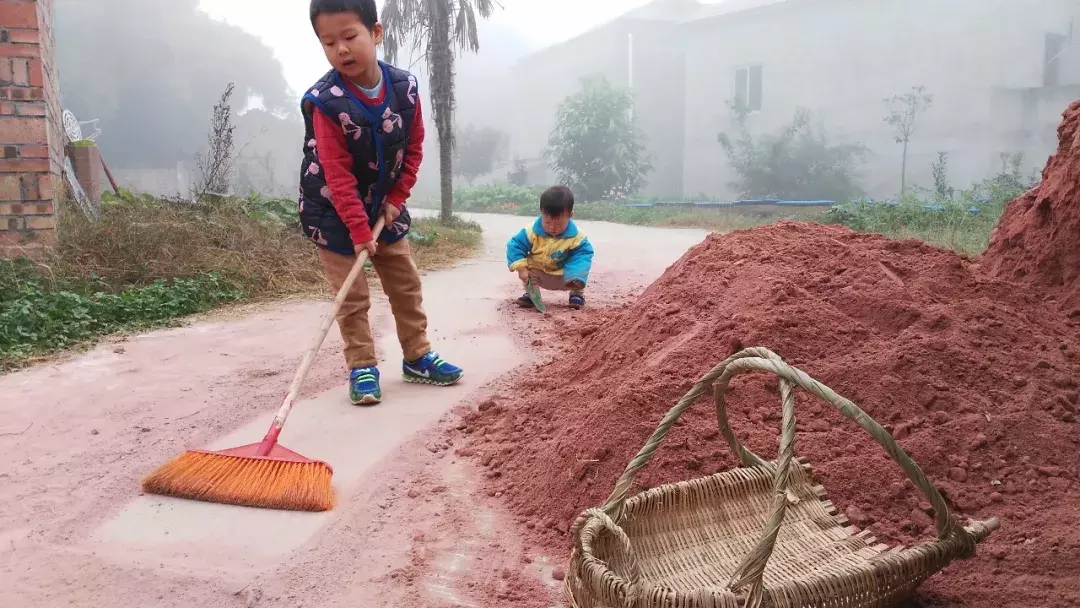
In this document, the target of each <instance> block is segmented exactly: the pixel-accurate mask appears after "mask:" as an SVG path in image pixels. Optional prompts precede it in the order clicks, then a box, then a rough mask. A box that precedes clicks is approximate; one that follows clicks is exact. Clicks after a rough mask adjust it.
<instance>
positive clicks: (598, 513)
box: [573, 509, 641, 606]
mask: <svg viewBox="0 0 1080 608" xmlns="http://www.w3.org/2000/svg"><path fill="white" fill-rule="evenodd" d="M574 527H575V528H577V530H575V531H574V533H573V534H574V538H575V539H577V546H576V547H575V550H576V551H578V552H579V555H583V556H593V555H595V552H594V551H593V547H592V545H593V541H595V540H596V538H597V537H598V536H600V532H601V531H603V529H605V528H606V529H607V530H608V531H609V532H611V534H612V535H614V536H615V539H616V540H618V541H619V544H620V545H621V546H622V550H623V553H624V554H625V555H626V561H627V563H628V565H629V568H628V569H629V572H628V573H627V575H626V576H627V578H626V579H621V578H619V575H618V574H616V573H615V571H614V569H612V568H611V566H610V564H605V565H606V568H605V569H606V570H607V571H609V572H611V573H612V574H615V576H614V577H610V578H609V577H604V578H603V580H600V581H591V582H590V586H591V587H592V588H594V589H597V588H600V586H606V587H608V592H607V593H606V594H605V595H606V596H607V597H617V596H618V590H619V589H620V588H625V589H626V593H625V595H624V596H623V598H622V602H621V604H622V605H623V606H633V605H634V604H635V602H637V596H638V593H639V592H640V591H641V587H640V586H641V567H640V566H639V565H638V561H637V556H636V555H635V554H634V548H633V547H632V546H631V544H630V537H629V536H627V534H626V532H625V531H624V530H623V529H622V528H621V527H620V526H619V524H617V523H615V521H614V520H612V519H611V517H610V516H608V514H607V513H605V512H604V511H602V510H600V509H589V510H588V511H585V512H584V513H582V514H581V516H580V517H578V520H577V522H575V524H574ZM586 559H596V558H595V557H588V558H586ZM598 583H599V585H598Z"/></svg>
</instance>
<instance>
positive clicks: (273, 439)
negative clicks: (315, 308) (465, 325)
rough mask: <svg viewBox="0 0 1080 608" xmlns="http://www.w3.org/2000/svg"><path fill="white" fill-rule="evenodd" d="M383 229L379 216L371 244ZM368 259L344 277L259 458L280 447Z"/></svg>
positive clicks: (361, 257) (362, 259) (359, 256)
mask: <svg viewBox="0 0 1080 608" xmlns="http://www.w3.org/2000/svg"><path fill="white" fill-rule="evenodd" d="M384 225H385V219H384V218H383V217H382V216H381V215H380V217H379V220H378V221H377V222H375V228H374V230H373V231H372V235H373V236H372V240H374V241H378V240H379V234H380V233H382V230H383V226H384ZM367 259H368V252H367V251H366V250H365V251H361V252H360V253H359V254H357V256H356V262H355V263H354V264H353V267H352V270H350V271H349V276H347V277H345V282H344V283H342V284H341V289H339V290H338V292H337V295H336V296H335V297H334V305H333V306H332V307H331V308H330V312H328V313H326V316H325V317H324V318H323V321H322V325H320V326H319V331H318V332H317V333H316V335H315V339H314V340H313V341H312V343H311V346H310V347H308V350H307V353H305V354H304V360H303V361H301V362H300V368H299V369H297V370H296V376H295V377H293V381H292V384H291V385H289V392H288V393H287V394H286V395H285V401H284V402H282V404H281V408H280V409H278V412H277V415H276V416H274V421H273V422H272V423H271V424H270V430H269V431H267V432H266V436H265V437H263V440H262V442H261V443H260V444H259V450H258V452H257V453H256V455H258V456H266V455H268V454H269V453H270V450H272V449H274V446H275V445H277V439H278V435H280V434H281V428H282V427H283V426H285V420H286V419H287V418H288V417H289V412H290V411H292V406H293V402H295V401H296V397H297V396H298V395H299V394H300V385H301V384H303V382H304V378H305V377H307V374H308V370H310V369H311V364H312V363H313V362H314V361H315V354H316V353H317V352H319V348H320V347H322V343H323V340H325V339H326V334H327V333H329V331H330V326H331V325H333V324H334V318H335V317H336V316H337V313H338V311H339V310H341V305H342V304H343V303H344V302H345V297H346V296H347V295H348V293H349V288H350V287H352V284H353V283H354V282H356V279H357V277H359V276H360V273H362V272H364V263H365V262H367Z"/></svg>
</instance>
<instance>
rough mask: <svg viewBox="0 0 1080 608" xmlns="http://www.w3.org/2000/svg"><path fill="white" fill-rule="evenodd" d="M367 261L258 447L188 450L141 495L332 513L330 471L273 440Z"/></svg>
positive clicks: (152, 477) (359, 260) (351, 278)
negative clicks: (330, 511) (159, 495)
mask: <svg viewBox="0 0 1080 608" xmlns="http://www.w3.org/2000/svg"><path fill="white" fill-rule="evenodd" d="M383 223H384V222H383V219H382V218H381V217H380V218H379V220H378V221H377V222H376V223H375V230H374V238H375V239H376V240H377V239H378V238H379V234H380V233H381V232H382V228H383ZM367 258H368V253H367V251H362V252H360V254H358V255H357V256H356V263H354V264H353V267H352V270H350V271H349V275H348V276H347V277H346V278H345V282H344V283H343V284H342V285H341V289H339V290H338V292H337V296H336V297H335V298H334V305H333V307H331V309H330V312H328V313H327V314H326V317H325V318H324V319H323V322H322V325H320V326H319V331H318V334H317V335H316V336H315V340H314V342H312V344H311V346H310V347H309V348H308V351H307V353H306V354H305V355H304V359H303V361H301V362H300V368H299V369H298V370H296V376H295V377H294V378H293V381H292V385H290V386H289V392H288V394H286V395H285V401H284V402H283V403H282V404H281V408H280V409H279V410H278V412H277V415H276V416H274V421H273V422H272V423H271V424H270V430H269V431H267V432H266V436H265V437H263V439H262V441H260V442H259V443H252V444H248V445H244V446H240V447H237V448H230V449H227V450H221V451H214V452H211V451H207V450H188V451H187V452H184V453H183V454H181V455H180V456H179V457H177V458H175V459H173V460H172V461H170V462H167V463H165V464H163V465H161V466H160V467H159V468H158V469H157V470H155V471H154V472H153V473H150V474H149V475H148V476H146V478H145V479H143V481H142V489H143V492H146V493H148V494H161V495H164V496H175V497H178V498H188V499H192V500H203V501H207V502H219V503H225V504H232V505H242V506H246V507H262V508H267V509H285V510H290V511H328V510H330V509H331V508H333V506H334V490H333V488H332V487H331V485H330V478H331V477H332V476H333V474H334V470H333V469H331V468H330V465H328V464H327V463H325V462H323V461H321V460H311V459H310V458H305V457H304V456H301V455H300V454H297V453H296V452H294V451H292V450H290V449H288V448H286V447H284V446H280V445H278V443H277V440H278V435H280V434H281V429H282V427H284V426H285V420H286V419H287V418H288V417H289V412H290V411H292V407H293V402H294V401H295V400H296V397H297V394H298V393H299V392H300V384H301V383H302V382H303V381H304V377H305V376H307V373H308V370H309V369H311V364H312V362H313V361H314V360H315V353H316V352H318V350H319V348H320V347H321V346H322V343H323V340H325V339H326V334H327V332H329V331H330V326H331V325H333V323H334V317H335V316H337V313H338V311H339V310H340V309H341V304H342V303H343V302H344V301H345V295H346V294H347V293H348V292H349V288H350V287H351V286H352V284H353V283H354V282H355V281H356V279H357V277H358V276H360V273H362V272H363V271H364V263H365V262H366V261H367Z"/></svg>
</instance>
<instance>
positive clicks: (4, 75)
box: [0, 57, 13, 85]
mask: <svg viewBox="0 0 1080 608" xmlns="http://www.w3.org/2000/svg"><path fill="white" fill-rule="evenodd" d="M12 78H13V75H12V73H11V60H10V59H8V58H7V57H0V84H2V85H9V84H11V81H12Z"/></svg>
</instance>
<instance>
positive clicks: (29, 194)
mask: <svg viewBox="0 0 1080 608" xmlns="http://www.w3.org/2000/svg"><path fill="white" fill-rule="evenodd" d="M19 181H20V182H21V189H22V197H23V200H24V201H37V200H41V196H40V195H39V194H38V176H37V175H34V174H33V173H27V174H25V175H23V176H22V177H20V178H19Z"/></svg>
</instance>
